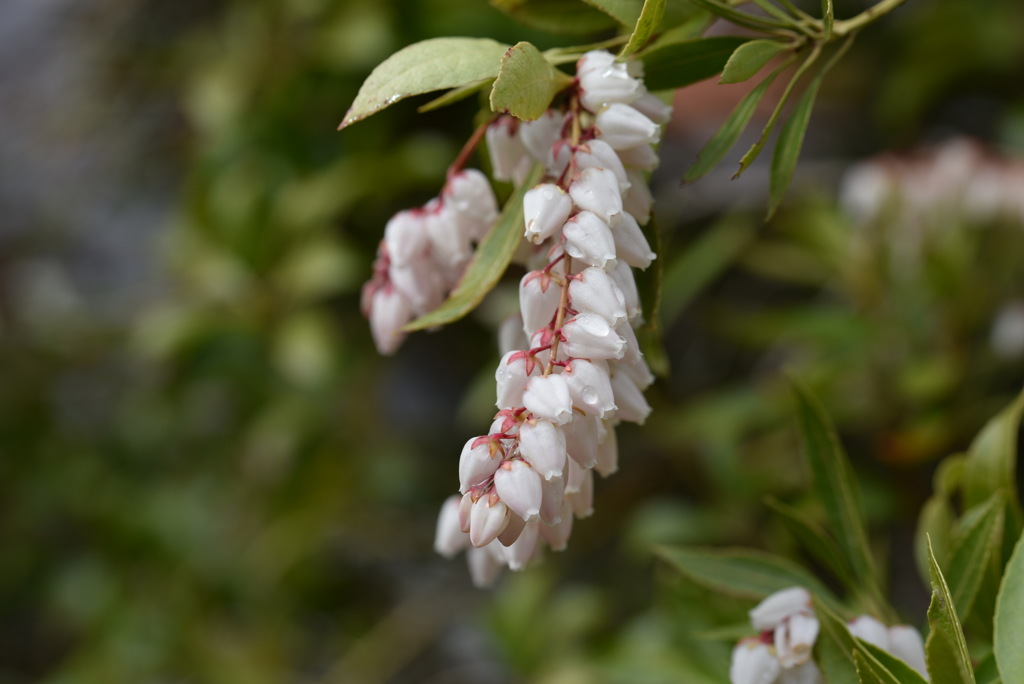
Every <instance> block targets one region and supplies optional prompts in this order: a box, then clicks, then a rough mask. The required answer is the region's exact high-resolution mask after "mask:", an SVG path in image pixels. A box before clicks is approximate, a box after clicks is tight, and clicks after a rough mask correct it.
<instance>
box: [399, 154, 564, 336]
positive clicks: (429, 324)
mask: <svg viewBox="0 0 1024 684" xmlns="http://www.w3.org/2000/svg"><path fill="white" fill-rule="evenodd" d="M543 173H544V169H543V167H542V166H541V165H540V164H537V165H535V166H534V168H533V169H532V170H531V171H530V173H529V174H528V175H527V177H526V178H525V179H524V180H523V183H522V184H521V185H520V186H519V187H518V188H517V189H516V191H515V192H513V193H512V196H511V197H509V198H508V201H507V202H506V203H505V208H504V209H503V210H502V212H501V216H500V217H498V221H497V223H495V224H494V227H493V228H491V230H490V232H489V233H487V236H486V237H484V239H483V241H482V242H481V243H480V244H479V245H478V246H477V248H476V253H475V254H473V258H472V260H470V262H469V266H467V267H466V273H465V274H464V275H463V276H462V280H460V281H459V284H458V286H457V287H456V288H455V290H454V291H453V292H452V293H451V294H450V295H449V296H448V299H447V300H445V302H444V303H443V304H441V306H439V307H438V308H436V309H434V310H433V311H431V312H430V313H427V314H424V315H422V316H420V317H419V318H417V319H416V320H414V321H412V322H411V323H409V324H407V325H406V326H405V328H404V329H405V330H422V329H424V328H433V327H434V326H438V325H444V324H445V323H451V322H452V321H457V320H458V319H460V318H462V317H463V316H465V315H466V314H468V313H469V312H470V311H472V310H473V309H474V308H475V307H476V305H477V304H479V303H480V301H481V300H482V299H483V298H484V297H485V296H486V295H487V293H488V292H490V291H491V290H492V289H493V288H494V286H495V284H497V282H498V281H499V280H500V279H501V276H502V275H504V274H505V269H506V268H508V264H509V262H510V261H511V260H512V255H514V254H515V252H516V249H517V248H518V247H519V243H520V241H521V240H522V239H523V195H525V194H526V191H527V190H529V189H530V188H532V187H533V186H534V185H536V184H537V182H538V181H539V180H540V178H541V175H542V174H543Z"/></svg>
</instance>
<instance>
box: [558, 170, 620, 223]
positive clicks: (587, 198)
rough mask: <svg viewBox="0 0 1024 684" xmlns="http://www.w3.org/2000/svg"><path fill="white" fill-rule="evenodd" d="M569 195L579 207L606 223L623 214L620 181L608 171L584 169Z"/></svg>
mask: <svg viewBox="0 0 1024 684" xmlns="http://www.w3.org/2000/svg"><path fill="white" fill-rule="evenodd" d="M569 195H571V196H572V201H573V202H575V203H576V206H577V207H579V208H580V209H583V210H585V211H591V212H593V213H595V214H597V215H598V216H599V217H601V219H603V220H604V221H605V222H608V221H610V220H611V218H612V217H613V216H616V215H617V214H619V213H621V212H622V192H621V190H620V189H619V179H618V178H616V176H615V172H614V171H610V170H608V169H599V168H594V167H591V168H589V169H583V170H582V171H580V172H579V173H578V174H576V176H575V177H574V178H573V179H572V183H571V184H570V185H569Z"/></svg>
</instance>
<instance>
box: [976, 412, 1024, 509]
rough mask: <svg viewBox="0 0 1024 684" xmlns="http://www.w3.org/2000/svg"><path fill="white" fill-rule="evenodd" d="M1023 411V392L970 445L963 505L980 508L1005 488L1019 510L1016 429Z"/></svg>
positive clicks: (1010, 499) (1008, 496)
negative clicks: (978, 506) (995, 493)
mask: <svg viewBox="0 0 1024 684" xmlns="http://www.w3.org/2000/svg"><path fill="white" fill-rule="evenodd" d="M1022 412H1024V392H1022V393H1021V394H1020V396H1018V397H1017V399H1016V400H1015V401H1014V402H1013V403H1012V404H1010V405H1009V406H1008V407H1006V408H1005V409H1003V411H1001V412H1000V413H999V414H998V415H996V417H995V418H993V419H992V420H990V421H989V422H988V423H987V424H986V425H985V427H984V428H982V430H981V432H980V433H978V436H977V437H976V438H975V439H974V441H973V442H972V443H971V448H970V449H969V451H968V453H967V464H966V466H965V471H964V505H965V506H966V507H967V508H972V507H974V506H977V505H978V504H980V503H981V502H983V501H985V500H986V499H987V498H989V497H990V496H992V494H993V493H994V492H995V491H997V490H999V489H1005V490H1006V493H1007V498H1008V499H1009V501H1011V502H1013V503H1014V504H1015V507H1016V508H1017V510H1018V511H1019V510H1020V505H1019V503H1018V502H1017V487H1016V464H1017V430H1018V429H1019V427H1020V421H1021V414H1022Z"/></svg>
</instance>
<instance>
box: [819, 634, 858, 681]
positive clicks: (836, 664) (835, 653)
mask: <svg viewBox="0 0 1024 684" xmlns="http://www.w3.org/2000/svg"><path fill="white" fill-rule="evenodd" d="M819 619H820V618H819ZM840 626H842V623H840ZM844 629H845V628H844ZM847 633H849V632H847ZM814 651H815V660H816V661H817V663H818V667H820V668H821V671H822V673H823V674H824V675H825V680H826V681H827V682H828V684H860V677H858V676H857V667H856V664H855V663H854V662H853V658H852V656H851V655H850V654H851V651H850V650H848V649H847V648H846V647H845V646H844V645H843V644H842V643H841V642H840V641H838V640H837V639H835V638H833V637H832V633H831V632H830V631H829V629H828V625H826V624H825V622H824V620H822V621H821V632H820V634H819V636H818V640H817V642H816V643H815V645H814Z"/></svg>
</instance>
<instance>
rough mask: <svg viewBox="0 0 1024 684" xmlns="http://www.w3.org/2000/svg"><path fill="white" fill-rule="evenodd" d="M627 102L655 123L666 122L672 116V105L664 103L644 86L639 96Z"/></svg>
mask: <svg viewBox="0 0 1024 684" xmlns="http://www.w3.org/2000/svg"><path fill="white" fill-rule="evenodd" d="M629 104H631V105H633V108H634V109H636V110H637V111H638V112H640V113H641V114H643V115H644V116H646V117H647V118H648V119H650V120H651V121H653V122H654V123H656V124H667V123H668V121H669V119H671V118H672V105H669V104H665V102H664V101H663V100H662V99H661V98H660V97H658V96H657V95H655V94H654V93H652V92H649V91H648V90H647V89H646V88H644V89H643V90H642V91H641V95H640V97H638V98H637V99H635V100H633V102H631V103H629Z"/></svg>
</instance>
